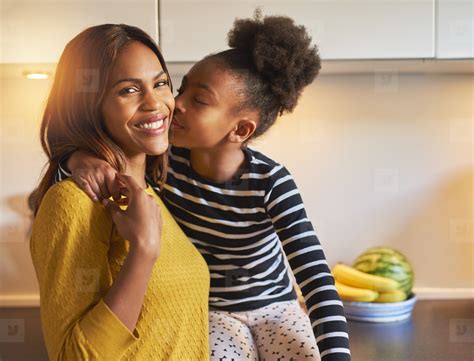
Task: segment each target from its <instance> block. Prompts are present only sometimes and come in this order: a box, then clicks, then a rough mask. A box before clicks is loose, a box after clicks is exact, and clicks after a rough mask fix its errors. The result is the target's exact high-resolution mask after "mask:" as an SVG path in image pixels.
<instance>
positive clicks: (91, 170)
mask: <svg viewBox="0 0 474 361" xmlns="http://www.w3.org/2000/svg"><path fill="white" fill-rule="evenodd" d="M67 167H68V168H69V170H70V171H71V173H72V179H73V180H74V182H76V184H77V185H78V186H79V187H80V188H81V189H82V190H83V191H84V192H85V193H86V194H87V195H88V196H89V197H90V198H91V199H92V200H93V201H95V202H97V201H98V200H100V199H106V198H109V197H111V196H112V197H113V198H114V199H115V200H118V199H120V190H119V188H118V187H117V185H116V184H117V183H116V182H115V174H116V173H117V171H116V170H115V169H114V168H113V167H112V166H111V165H110V164H109V163H107V162H106V161H104V160H102V159H99V158H97V157H96V156H94V155H92V154H91V153H88V152H84V151H82V150H78V151H76V152H74V153H73V154H72V155H71V157H70V158H69V160H68V162H67Z"/></svg>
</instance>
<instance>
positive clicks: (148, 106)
mask: <svg viewBox="0 0 474 361" xmlns="http://www.w3.org/2000/svg"><path fill="white" fill-rule="evenodd" d="M162 96H163V95H162V94H159V93H158V92H155V91H150V92H146V93H145V96H144V98H143V108H144V109H145V110H156V109H158V108H159V107H160V105H161V103H163V99H162Z"/></svg>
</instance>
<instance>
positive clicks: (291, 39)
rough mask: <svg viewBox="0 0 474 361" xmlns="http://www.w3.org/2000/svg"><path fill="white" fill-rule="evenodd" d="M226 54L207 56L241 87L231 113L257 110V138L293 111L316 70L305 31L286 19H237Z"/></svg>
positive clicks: (317, 63)
mask: <svg viewBox="0 0 474 361" xmlns="http://www.w3.org/2000/svg"><path fill="white" fill-rule="evenodd" d="M228 44H229V46H230V47H231V49H229V50H226V51H223V52H220V53H217V54H211V55H209V56H207V57H206V58H205V59H216V60H220V61H221V62H222V63H223V65H224V68H225V69H227V70H230V71H232V72H233V73H234V74H235V75H236V76H237V77H239V78H240V79H241V80H242V81H243V84H244V87H245V89H244V94H245V95H244V97H245V99H244V100H243V101H242V102H241V103H240V104H239V106H238V107H237V108H238V109H236V111H242V110H257V111H258V113H259V116H260V118H259V124H258V126H257V129H256V130H255V133H254V134H253V136H252V137H258V136H259V135H262V134H263V133H265V131H267V130H268V129H269V128H270V127H271V126H272V125H273V123H275V120H276V118H277V117H278V115H282V114H283V113H285V112H287V113H290V112H291V111H293V109H294V108H295V106H296V104H297V101H298V98H299V96H300V94H301V92H302V90H303V88H304V87H305V86H306V85H308V84H310V83H311V82H312V81H313V80H314V78H315V77H316V76H317V75H318V73H319V70H320V69H321V59H320V57H319V54H318V49H317V47H316V45H313V46H312V45H311V37H310V36H309V35H308V34H307V32H306V29H305V27H304V26H297V25H295V23H294V21H293V20H292V19H290V18H288V17H285V16H266V17H264V18H262V16H261V12H260V10H259V9H257V10H256V12H255V16H254V18H253V19H237V20H236V21H235V23H234V27H233V28H232V29H231V30H230V31H229V33H228Z"/></svg>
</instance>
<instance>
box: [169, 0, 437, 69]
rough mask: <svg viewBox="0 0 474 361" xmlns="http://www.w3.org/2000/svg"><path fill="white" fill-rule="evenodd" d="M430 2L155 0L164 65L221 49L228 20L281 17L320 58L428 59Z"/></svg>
mask: <svg viewBox="0 0 474 361" xmlns="http://www.w3.org/2000/svg"><path fill="white" fill-rule="evenodd" d="M434 1H435V0H333V1H329V0H298V1H288V0H287V1H269V0H266V1H265V0H261V1H237V0H215V1H194V0H161V1H160V32H161V38H160V40H161V46H162V49H163V53H164V56H165V58H166V59H167V61H196V60H199V59H201V58H202V57H203V56H205V55H207V54H209V53H211V52H215V51H219V50H223V49H226V48H227V44H226V35H227V32H228V31H229V29H230V28H231V27H232V24H233V22H234V19H235V18H236V17H239V18H247V17H250V16H252V15H253V11H254V9H255V7H256V6H261V8H262V12H263V14H264V15H278V14H282V15H287V16H290V17H291V18H293V19H294V20H295V22H296V23H298V24H303V25H305V26H306V28H307V29H308V31H309V32H310V34H311V35H312V37H313V40H314V42H315V43H316V44H318V46H319V48H320V53H321V56H322V58H323V59H326V60H327V59H388V58H390V59H394V58H395V59H397V58H398V59H409V58H433V57H434V51H435V49H434V36H435V34H434V18H435V17H434V10H435V3H434Z"/></svg>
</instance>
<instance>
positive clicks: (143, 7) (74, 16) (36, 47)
mask: <svg viewBox="0 0 474 361" xmlns="http://www.w3.org/2000/svg"><path fill="white" fill-rule="evenodd" d="M157 8H158V6H157V0H135V1H124V0H122V1H111V0H61V1H53V0H49V1H47V0H29V1H28V0H1V13H0V24H1V25H0V26H1V30H0V42H1V47H0V62H2V63H56V62H57V61H58V60H59V56H60V55H61V53H62V51H63V49H64V47H65V46H66V44H67V42H68V41H69V40H71V39H72V38H73V37H74V36H75V35H77V34H78V33H79V32H81V31H82V30H84V29H85V28H87V27H89V26H93V25H99V24H105V23H125V24H129V25H134V26H138V27H140V28H141V29H143V30H145V31H146V32H147V33H149V34H150V35H151V36H152V37H153V38H154V39H155V40H158V11H157Z"/></svg>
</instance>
